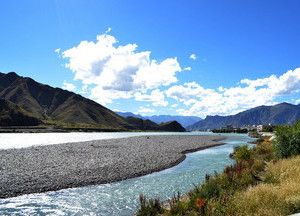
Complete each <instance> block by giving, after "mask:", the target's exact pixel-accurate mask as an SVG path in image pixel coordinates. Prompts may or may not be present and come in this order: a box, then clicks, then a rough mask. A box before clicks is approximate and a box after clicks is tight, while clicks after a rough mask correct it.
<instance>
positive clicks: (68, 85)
mask: <svg viewBox="0 0 300 216" xmlns="http://www.w3.org/2000/svg"><path fill="white" fill-rule="evenodd" d="M62 89H65V90H68V91H75V89H76V86H75V85H74V84H73V83H68V82H66V81H64V82H63V86H62Z"/></svg>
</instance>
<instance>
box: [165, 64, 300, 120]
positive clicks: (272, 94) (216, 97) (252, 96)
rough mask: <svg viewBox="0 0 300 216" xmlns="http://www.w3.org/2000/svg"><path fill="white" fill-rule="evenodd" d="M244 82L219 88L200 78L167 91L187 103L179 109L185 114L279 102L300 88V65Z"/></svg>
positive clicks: (224, 111) (233, 110)
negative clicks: (198, 80) (206, 85)
mask: <svg viewBox="0 0 300 216" xmlns="http://www.w3.org/2000/svg"><path fill="white" fill-rule="evenodd" d="M240 83H241V84H242V85H241V86H240V85H239V86H235V87H230V88H224V87H219V88H217V89H207V88H203V87H202V86H200V85H199V84H197V83H196V82H190V83H185V84H183V85H175V86H172V87H170V88H169V89H168V90H167V91H166V95H167V96H168V97H170V98H173V99H175V100H177V101H179V102H182V103H183V104H184V105H186V106H187V109H182V108H181V109H178V110H177V112H178V113H180V114H184V115H198V116H201V117H205V116H206V115H216V114H218V115H229V114H236V113H238V112H240V111H243V110H246V109H249V108H252V107H256V106H260V105H271V104H274V103H276V99H278V97H279V96H284V95H289V94H292V93H295V92H297V91H299V89H300V68H297V69H295V70H294V71H291V70H290V71H288V72H286V73H284V74H282V75H281V76H279V77H277V76H275V75H271V76H269V77H266V78H262V79H256V80H249V79H243V80H241V82H240Z"/></svg>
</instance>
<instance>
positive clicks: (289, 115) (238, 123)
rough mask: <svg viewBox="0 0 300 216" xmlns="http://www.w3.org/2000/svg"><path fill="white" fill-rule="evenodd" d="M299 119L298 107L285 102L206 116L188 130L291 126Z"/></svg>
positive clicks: (299, 108) (299, 109)
mask: <svg viewBox="0 0 300 216" xmlns="http://www.w3.org/2000/svg"><path fill="white" fill-rule="evenodd" d="M299 119H300V106H298V105H294V104H290V103H287V102H283V103H279V104H276V105H273V106H259V107H254V108H252V109H249V110H245V111H243V112H240V113H237V114H235V115H229V116H207V117H206V118H205V119H204V120H202V121H199V122H196V123H195V124H193V125H191V126H189V127H188V128H187V129H188V130H207V129H218V128H222V127H225V126H226V125H232V126H234V127H243V126H247V125H260V124H273V125H280V124H292V123H294V122H295V121H297V120H299Z"/></svg>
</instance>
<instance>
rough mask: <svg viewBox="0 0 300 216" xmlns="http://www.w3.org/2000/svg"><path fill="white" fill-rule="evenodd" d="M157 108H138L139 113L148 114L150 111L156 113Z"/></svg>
mask: <svg viewBox="0 0 300 216" xmlns="http://www.w3.org/2000/svg"><path fill="white" fill-rule="evenodd" d="M154 112H155V110H154V109H151V108H147V107H139V110H138V114H141V115H143V114H148V113H154Z"/></svg>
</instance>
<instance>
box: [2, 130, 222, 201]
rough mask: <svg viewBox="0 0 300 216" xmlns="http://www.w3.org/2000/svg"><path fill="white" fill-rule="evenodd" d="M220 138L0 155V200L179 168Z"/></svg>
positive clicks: (116, 142)
mask: <svg viewBox="0 0 300 216" xmlns="http://www.w3.org/2000/svg"><path fill="white" fill-rule="evenodd" d="M222 139H224V137H222V136H177V135H172V136H166V135H164V136H143V137H131V138H121V139H110V140H98V141H88V142H79V143H67V144H59V145H48V146H37V147H30V148H24V149H9V150H1V151H0V166H1V167H0V173H1V175H0V185H1V187H0V197H1V198H5V197H13V196H17V195H21V194H28V193H36V192H45V191H52V190H59V189H63V188H70V187H79V186H85V185H92V184H102V183H108V182H114V181H119V180H123V179H127V178H132V177H136V176H141V175H145V174H149V173H151V172H155V171H159V170H162V169H166V168H169V167H171V166H174V165H176V164H178V163H180V162H181V161H182V160H184V158H185V155H184V154H185V153H187V152H192V151H196V150H199V149H204V148H208V147H212V146H216V145H221V144H222V143H220V142H217V141H220V140H222Z"/></svg>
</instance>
